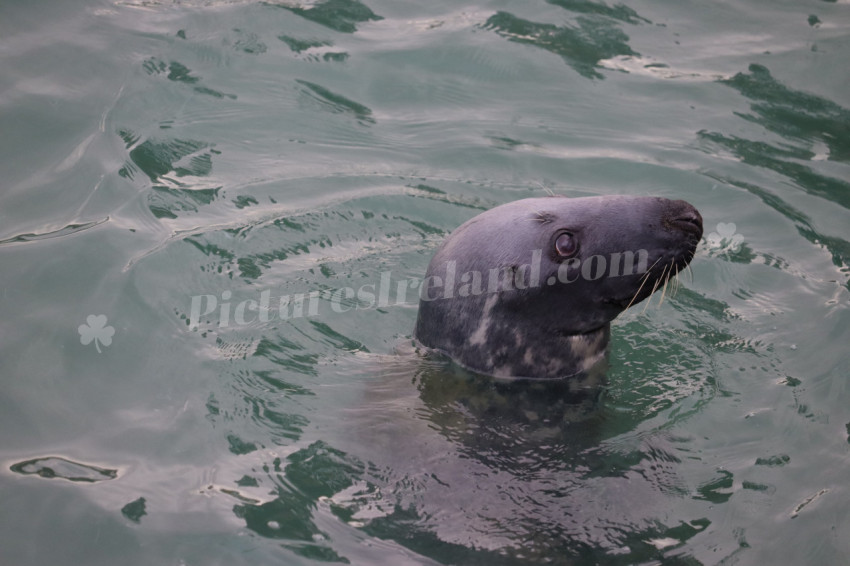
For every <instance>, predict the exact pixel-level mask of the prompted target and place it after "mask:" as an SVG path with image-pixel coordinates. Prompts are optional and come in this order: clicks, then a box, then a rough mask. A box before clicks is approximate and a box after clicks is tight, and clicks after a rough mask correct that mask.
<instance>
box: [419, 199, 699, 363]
mask: <svg viewBox="0 0 850 566" xmlns="http://www.w3.org/2000/svg"><path fill="white" fill-rule="evenodd" d="M701 238H702V217H701V216H700V214H699V212H697V210H696V209H695V208H694V207H693V206H691V205H690V204H688V203H687V202H685V201H681V200H668V199H665V198H658V197H634V196H600V197H585V198H566V197H545V198H530V199H524V200H519V201H515V202H511V203H508V204H504V205H502V206H498V207H496V208H493V209H491V210H489V211H487V212H484V213H482V214H479V215H478V216H476V217H474V218H472V219H470V220H468V221H467V222H465V223H464V224H462V225H461V226H460V227H459V228H457V229H456V230H455V231H454V232H453V233H452V234H451V235H450V236H449V237H448V238H447V239H446V240H445V242H443V244H442V245H441V246H440V248H439V249H438V250H437V252H436V253H435V254H434V257H433V258H432V259H431V263H430V264H429V266H428V271H427V273H426V277H425V279H424V280H423V282H422V286H421V288H420V303H419V316H418V319H417V322H416V331H415V337H416V339H417V340H418V342H419V343H420V344H421V345H423V346H425V347H427V348H430V349H433V350H437V351H439V352H442V353H444V354H446V355H448V356H449V357H451V358H452V359H453V360H454V361H455V362H456V363H458V364H460V365H461V366H463V367H465V368H467V369H470V370H472V371H475V372H477V373H481V374H485V375H491V376H495V377H512V378H563V377H569V376H573V375H576V374H579V373H582V372H585V371H586V370H588V369H589V368H591V367H592V366H593V365H594V364H595V363H596V362H597V361H599V360H600V359H601V358H603V357H604V355H605V352H606V348H607V344H608V338H609V329H610V322H611V321H612V320H613V319H614V318H615V317H616V316H617V315H618V314H620V313H621V312H622V311H624V310H625V309H626V308H628V307H629V306H631V305H633V304H637V303H639V302H641V301H642V300H644V299H646V298H647V297H649V296H650V295H651V294H652V293H654V292H655V291H656V290H658V289H660V288H662V286H663V284H665V283H666V282H667V281H668V280H669V279H670V278H671V277H673V276H675V275H676V274H677V273H678V272H679V271H680V270H681V269H683V268H684V267H685V266H687V265H688V263H689V262H690V260H691V259H692V258H693V255H694V252H695V250H696V246H697V244H698V243H699V241H700V239H701Z"/></svg>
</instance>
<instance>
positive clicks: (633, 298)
mask: <svg viewBox="0 0 850 566" xmlns="http://www.w3.org/2000/svg"><path fill="white" fill-rule="evenodd" d="M659 261H661V258H658V259H657V260H655V263H653V264H652V265H651V266H650V267H649V269H647V270H646V273H644V274H643V277H641V282H640V286H639V287H638V290H637V291H635V294H634V295H632V300H631V301H629V304H628V305H626V308H625V309H623V310H628V309H629V307H630V306H632V303H634V302H635V299H637V297H638V295H640V292H641V289H643V286H644V285H646V282H647V281H649V275H650V273H652V268H653V267H655V266H656V265H658V262H659Z"/></svg>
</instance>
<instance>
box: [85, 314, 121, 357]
mask: <svg viewBox="0 0 850 566" xmlns="http://www.w3.org/2000/svg"><path fill="white" fill-rule="evenodd" d="M77 331H78V332H79V333H80V344H82V345H83V346H88V345H89V344H91V342H92V340H94V347H95V348H97V353H98V354H100V353H101V351H100V344H103V345H104V346H109V345H110V344H112V336H113V335H114V334H115V329H114V328H112V327H111V326H106V315H105V314H101V315H93V314H90V315H88V316H87V317H86V324H81V325H80V326H79V328H77Z"/></svg>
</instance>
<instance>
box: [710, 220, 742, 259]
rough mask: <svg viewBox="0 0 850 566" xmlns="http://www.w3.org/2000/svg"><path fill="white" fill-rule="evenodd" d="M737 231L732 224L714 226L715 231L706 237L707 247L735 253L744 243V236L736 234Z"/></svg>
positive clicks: (723, 223)
mask: <svg viewBox="0 0 850 566" xmlns="http://www.w3.org/2000/svg"><path fill="white" fill-rule="evenodd" d="M737 229H738V227H737V226H735V223H734V222H729V223H728V224H727V223H725V222H720V223H719V224H718V225H717V226H716V230H717V231H716V232H712V233H711V234H709V235H708V238H707V241H708V245H709V247H712V248H717V249H723V250H728V251H730V252H733V253H734V252H737V251H738V250H739V249H740V247H741V244H742V243H743V241H744V236H743V235H741V234H737V233H736V231H737Z"/></svg>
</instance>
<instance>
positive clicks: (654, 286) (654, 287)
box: [640, 265, 667, 314]
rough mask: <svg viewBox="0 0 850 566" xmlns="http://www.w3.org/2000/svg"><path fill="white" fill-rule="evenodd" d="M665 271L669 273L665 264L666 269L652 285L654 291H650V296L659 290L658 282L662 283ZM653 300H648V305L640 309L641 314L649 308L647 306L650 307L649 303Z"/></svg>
mask: <svg viewBox="0 0 850 566" xmlns="http://www.w3.org/2000/svg"><path fill="white" fill-rule="evenodd" d="M665 273H667V266H666V265H665V266H664V270H663V271H662V272H661V277H659V278H658V279H656V280H655V285H653V286H652V291H650V293H649V296H650V297H651V296H652V295H653V294H654V293H655V291H657V290H658V284H659V283H661V280H662V279H664V274H665ZM651 302H652V301H651V300H650V301H647V302H646V305H644V307H643V310H642V311H640V314H643V313H645V312H646V309H647V307H649V303H651Z"/></svg>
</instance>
